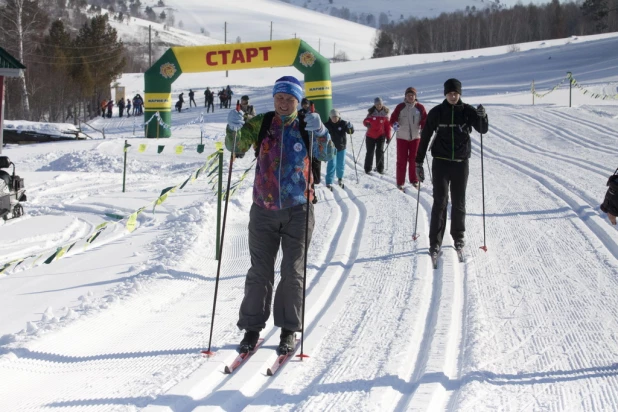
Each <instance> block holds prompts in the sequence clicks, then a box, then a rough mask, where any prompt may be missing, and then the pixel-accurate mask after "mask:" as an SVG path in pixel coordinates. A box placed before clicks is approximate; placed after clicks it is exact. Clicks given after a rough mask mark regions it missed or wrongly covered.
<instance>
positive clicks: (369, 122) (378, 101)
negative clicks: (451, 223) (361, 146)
mask: <svg viewBox="0 0 618 412" xmlns="http://www.w3.org/2000/svg"><path fill="white" fill-rule="evenodd" d="M388 112H389V109H388V107H386V106H384V104H383V102H382V98H380V97H376V98H375V100H374V101H373V106H371V107H370V108H369V110H368V111H367V117H365V120H363V125H364V126H365V127H367V133H366V135H365V146H367V151H366V153H365V173H367V174H371V169H373V156H374V153H375V158H376V170H377V171H378V173H380V174H384V143H385V142H390V140H391V124H390V122H389V119H388Z"/></svg>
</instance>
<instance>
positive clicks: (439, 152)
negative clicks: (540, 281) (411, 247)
mask: <svg viewBox="0 0 618 412" xmlns="http://www.w3.org/2000/svg"><path fill="white" fill-rule="evenodd" d="M444 95H445V96H446V99H444V101H443V102H442V103H441V104H440V105H438V106H436V107H434V108H433V109H431V110H430V111H429V114H428V115H427V122H426V123H425V127H424V128H423V131H422V133H421V143H420V145H419V148H418V154H417V155H416V175H417V176H418V179H419V180H420V181H421V182H422V181H424V180H425V172H424V170H423V161H424V160H425V154H426V153H427V147H428V146H429V141H430V140H431V137H432V136H433V134H434V132H436V137H435V139H434V142H433V145H432V147H431V154H432V156H433V164H432V167H431V170H432V177H433V207H432V209H431V224H430V228H429V253H430V254H431V255H432V256H436V257H437V255H438V253H439V251H440V247H441V245H442V240H443V238H444V232H445V231H446V207H447V204H448V197H449V196H448V193H449V186H450V193H451V236H452V237H453V241H454V243H455V248H456V249H457V250H461V249H462V248H463V247H464V245H465V240H464V232H465V230H466V225H465V221H466V187H467V185H468V171H469V169H468V159H469V158H470V155H471V153H472V148H471V144H470V132H471V131H472V129H473V128H474V129H475V130H476V131H477V132H479V133H487V130H488V129H489V120H488V119H487V114H486V113H485V108H484V107H483V106H480V105H479V107H478V108H477V109H475V108H474V107H472V106H470V105H469V104H465V103H464V102H462V101H461V82H460V81H459V80H457V79H448V80H447V81H446V82H445V83H444Z"/></svg>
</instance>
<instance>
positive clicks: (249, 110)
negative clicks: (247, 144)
mask: <svg viewBox="0 0 618 412" xmlns="http://www.w3.org/2000/svg"><path fill="white" fill-rule="evenodd" d="M240 110H242V111H243V113H244V114H245V121H247V120H249V119H252V118H254V117H255V108H254V107H253V106H251V105H250V104H249V96H247V95H244V96H243V97H241V98H240Z"/></svg>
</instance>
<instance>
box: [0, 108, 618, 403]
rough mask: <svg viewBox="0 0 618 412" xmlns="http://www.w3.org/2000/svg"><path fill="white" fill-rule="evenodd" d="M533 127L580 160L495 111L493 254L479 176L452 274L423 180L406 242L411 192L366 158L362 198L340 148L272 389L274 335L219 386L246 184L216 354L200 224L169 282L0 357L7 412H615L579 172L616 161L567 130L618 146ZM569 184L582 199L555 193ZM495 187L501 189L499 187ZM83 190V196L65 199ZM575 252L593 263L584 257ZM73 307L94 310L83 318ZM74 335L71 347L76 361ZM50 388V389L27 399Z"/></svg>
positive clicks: (239, 263) (228, 347) (236, 281)
mask: <svg viewBox="0 0 618 412" xmlns="http://www.w3.org/2000/svg"><path fill="white" fill-rule="evenodd" d="M526 111H527V110H526V109H524V110H522V111H521V112H518V114H515V115H511V117H513V118H515V119H517V120H519V121H522V122H524V123H526V124H532V125H534V126H535V127H536V126H538V128H539V130H540V131H542V132H547V133H549V134H550V135H552V136H553V137H554V138H556V139H558V140H559V141H561V142H562V143H565V142H566V144H569V145H571V144H573V145H576V146H578V147H579V150H582V151H583V156H584V157H582V158H578V157H575V156H571V155H567V154H562V153H560V151H559V150H557V151H555V152H554V151H548V150H547V149H546V148H544V147H542V144H544V143H545V142H544V141H540V138H536V137H530V136H528V137H527V138H523V137H521V136H520V133H519V132H518V131H517V130H510V131H508V132H507V131H506V126H504V125H503V124H502V122H501V120H502V119H506V116H507V115H506V114H505V113H506V111H505V112H504V113H502V112H501V110H500V109H496V113H497V114H498V116H496V117H497V121H495V122H496V123H497V126H494V125H493V124H492V126H491V130H490V133H491V134H493V135H495V137H497V139H495V140H493V141H492V140H491V139H487V140H486V141H487V144H486V145H485V147H484V154H485V167H486V175H485V178H486V184H485V187H486V198H485V200H486V203H487V205H486V206H487V212H488V213H487V230H488V232H487V235H488V236H487V237H488V239H489V240H490V242H491V243H490V244H489V252H488V253H485V252H480V251H479V250H478V249H477V247H476V246H475V245H476V244H477V243H478V244H479V245H480V244H481V242H480V240H482V227H481V219H480V215H479V213H478V209H479V208H478V206H477V205H479V204H480V194H479V193H480V179H478V181H477V179H470V181H469V187H468V205H469V206H468V209H469V210H468V220H467V225H468V228H467V238H468V239H467V243H468V245H467V247H466V251H465V253H466V260H465V263H463V264H461V263H459V262H458V260H457V255H456V253H455V252H454V250H453V248H452V244H451V239H450V235H449V234H448V231H447V233H446V235H445V240H444V245H443V249H442V250H443V254H442V256H441V257H440V260H439V267H438V269H437V270H433V268H432V266H431V260H430V258H429V256H428V254H427V246H428V245H427V243H428V242H427V232H428V222H429V215H430V211H431V206H432V196H431V190H430V189H431V185H430V184H429V182H428V184H427V185H423V186H422V189H421V196H420V200H421V201H420V207H421V210H420V213H419V229H418V232H419V234H420V235H421V236H420V238H419V239H418V240H417V241H416V242H414V241H413V240H412V234H413V232H414V217H415V212H416V199H417V198H416V195H417V192H416V191H415V190H411V189H406V192H405V193H400V192H399V191H398V190H397V189H396V188H395V180H394V178H393V177H390V176H386V175H385V176H380V175H377V174H375V173H374V174H373V175H371V176H367V175H365V174H364V171H363V169H362V162H361V161H360V159H357V160H358V163H361V166H360V167H359V168H360V169H361V174H360V175H359V180H360V182H359V183H358V184H356V182H355V180H356V179H355V176H354V175H353V172H354V171H353V168H354V163H353V160H352V159H353V157H352V153H351V152H349V154H348V156H347V159H346V163H347V165H348V168H347V170H346V172H347V178H346V188H345V189H340V188H339V187H338V186H335V187H334V190H333V192H332V193H331V192H330V191H328V190H326V189H325V188H324V187H323V186H318V189H317V191H318V197H319V198H320V202H319V203H318V205H317V206H316V215H317V214H318V213H319V216H320V217H319V219H317V218H316V227H315V230H314V237H313V241H312V247H311V248H310V255H309V262H310V265H309V268H308V279H307V286H308V288H307V312H306V333H305V341H304V344H305V346H304V348H305V353H308V354H309V355H310V358H309V359H308V360H307V361H299V360H297V359H292V360H290V361H289V363H288V364H287V365H286V366H285V367H283V368H282V369H281V370H280V371H279V372H277V374H276V375H275V376H274V377H267V376H266V375H265V370H266V368H267V367H268V366H270V364H271V363H272V362H273V361H274V359H275V353H274V348H275V347H276V345H277V343H278V339H279V337H278V331H279V328H276V327H274V325H273V324H272V319H271V321H270V322H269V323H268V324H267V327H266V329H265V330H264V331H263V332H262V337H263V338H264V339H265V340H264V343H263V346H262V348H261V349H260V350H259V351H258V352H257V353H256V354H255V355H253V357H252V358H251V359H249V360H248V361H247V362H246V364H244V365H243V366H241V368H240V369H238V370H237V371H236V372H234V374H232V375H225V374H223V367H224V365H225V364H227V363H230V362H231V361H232V360H233V359H234V358H235V357H236V355H237V353H236V343H237V342H238V341H239V340H240V337H241V335H242V334H241V333H240V332H238V331H237V329H236V327H235V323H236V320H237V316H238V314H237V312H238V307H239V305H240V301H241V299H242V295H243V291H244V279H245V274H246V271H247V269H248V265H249V258H248V244H247V234H246V225H247V216H248V209H247V208H246V207H243V206H242V205H243V204H249V203H250V202H249V200H250V192H251V188H249V189H247V188H244V189H241V190H240V191H239V194H238V197H239V198H240V199H242V200H234V201H232V202H230V211H228V227H227V229H226V237H225V241H224V256H223V262H222V268H223V271H222V276H221V284H220V286H219V301H218V304H217V311H216V319H215V327H214V334H213V349H214V350H215V351H216V355H215V356H214V357H212V358H205V357H202V356H201V355H200V354H199V351H200V350H202V349H205V348H206V347H207V345H208V332H209V328H210V319H211V318H210V316H211V308H212V298H213V292H214V277H215V273H216V267H217V262H216V261H214V260H213V255H214V253H212V249H213V242H214V241H213V240H212V239H210V237H209V236H208V233H211V232H212V230H210V229H212V228H210V226H213V225H214V223H212V222H211V221H214V219H209V220H208V222H209V223H208V225H207V226H209V228H208V230H205V229H206V228H202V230H201V231H200V233H199V236H198V238H197V240H196V241H195V243H194V245H193V247H192V248H191V249H189V250H188V251H187V252H185V253H184V255H183V256H182V257H179V258H178V264H177V265H176V267H175V268H174V269H173V270H163V269H162V268H161V267H153V268H151V269H149V273H148V275H149V276H150V277H151V279H150V281H148V280H146V281H144V282H143V283H142V285H141V286H140V284H139V283H136V286H135V287H136V288H138V287H141V288H144V289H146V291H147V293H141V294H136V295H135V296H133V297H129V298H128V299H125V300H121V301H111V302H109V307H108V308H107V309H108V310H104V311H100V312H93V313H92V314H90V315H88V314H87V315H86V316H84V317H82V318H80V319H79V320H77V321H76V322H74V323H72V324H70V325H68V326H66V327H64V328H62V329H60V330H57V331H55V332H52V333H49V334H47V335H43V336H42V337H41V338H39V339H37V340H35V341H33V342H30V343H28V344H26V345H24V346H23V347H20V348H18V349H15V350H13V351H12V352H11V353H9V354H4V356H2V357H0V380H2V381H7V382H8V381H11V382H13V383H14V384H13V385H10V386H0V409H2V410H24V411H35V410H42V408H43V409H44V410H56V409H58V410H64V409H67V408H72V409H75V410H80V411H81V410H84V411H127V410H134V409H135V408H144V409H143V410H144V411H149V412H163V411H165V412H169V411H174V412H184V411H196V412H203V411H210V410H245V411H256V410H272V409H277V410H286V411H290V410H301V411H305V410H306V411H313V410H324V411H329V410H335V411H336V410H409V411H420V410H425V411H434V410H445V409H446V410H449V411H457V410H464V411H465V410H472V409H475V408H476V409H479V408H480V409H485V410H503V411H524V410H549V411H565V410H590V411H604V410H615V409H617V408H618V392H617V391H616V389H615V388H616V387H618V367H617V366H616V364H615V363H614V361H615V359H616V357H617V356H618V337H616V336H615V333H614V330H616V329H617V328H618V323H617V322H616V319H618V301H617V300H616V299H614V298H613V296H612V295H611V294H607V293H602V292H599V291H603V290H616V288H617V287H618V278H616V277H615V273H616V269H617V268H618V242H617V241H616V237H615V232H614V231H612V229H611V228H609V227H608V226H607V224H605V222H604V221H603V217H602V216H600V215H599V213H598V212H597V211H596V206H593V205H596V204H597V197H598V196H596V194H593V193H591V189H590V188H591V187H592V185H593V184H595V183H596V182H598V180H599V178H600V177H604V176H605V175H606V174H607V172H606V171H605V167H604V166H603V164H602V163H600V162H598V161H591V162H588V159H585V156H589V157H590V158H591V159H593V160H594V159H597V156H598V157H599V158H600V156H599V155H598V154H597V153H596V152H603V154H604V155H605V156H608V157H610V156H611V154H612V153H613V151H615V149H614V150H613V151H610V149H609V148H610V146H609V144H610V141H609V140H608V139H607V138H606V139H603V140H601V141H600V142H597V141H594V140H591V138H590V137H589V136H586V135H584V134H582V133H579V132H577V126H580V127H581V128H584V129H587V130H589V131H591V132H592V133H593V134H596V133H602V134H605V135H606V136H607V135H608V136H610V139H612V142H613V141H614V140H615V138H616V137H618V134H616V133H613V132H610V133H606V131H604V130H603V129H602V128H600V127H598V126H596V125H595V124H594V123H592V122H588V121H585V120H582V119H579V118H570V117H568V115H566V114H563V113H560V112H555V111H552V110H548V111H547V113H549V114H550V115H552V116H555V117H557V118H560V119H561V121H563V122H564V121H567V120H568V121H570V122H571V123H568V122H566V123H564V124H563V125H561V126H553V125H551V124H547V123H543V122H542V121H541V120H539V119H538V118H537V117H535V116H533V115H532V114H528V113H526ZM531 113H534V112H531ZM500 115H503V117H501V116H500ZM123 124H124V120H123V121H121V122H119V124H118V125H117V126H118V127H121V126H122V125H123ZM509 124H511V123H509ZM574 131H575V132H574ZM359 152H362V150H360V151H359ZM592 152H595V153H592ZM479 154H480V150H479V142H478V139H477V138H474V139H473V158H472V159H471V161H470V176H473V175H475V176H476V175H477V174H480V172H479V170H480V165H479V162H478V161H477V160H478V156H479ZM505 154H506V155H505ZM355 155H356V154H355ZM358 157H359V158H362V157H363V156H362V154H361V153H359V154H358ZM584 159H585V160H584ZM392 160H393V161H392V165H390V166H391V167H392V169H391V170H394V167H395V160H394V159H392ZM429 164H430V162H429V161H428V162H427V163H426V165H429ZM574 168H575V169H576V170H577V171H576V173H577V175H578V176H580V177H581V179H582V180H583V182H584V184H583V185H577V186H576V185H574V184H573V183H572V180H569V179H567V178H566V177H565V176H569V174H573V170H574ZM498 171H499V173H498ZM237 173H240V172H238V171H237ZM391 174H394V172H392V173H391ZM504 176H509V178H511V179H512V181H511V182H510V183H509V184H503V182H501V181H500V179H501V178H502V177H504ZM247 179H252V174H250V176H248V177H247ZM385 183H386V184H385ZM87 186H88V183H87V182H83V181H82V182H79V183H78V184H77V186H73V185H71V190H81V189H80V188H84V189H86V187H87ZM108 186H109V188H111V185H108ZM108 186H106V187H108ZM247 186H248V185H247ZM37 189H39V188H37ZM40 190H41V194H43V193H44V194H45V195H46V196H49V198H50V199H54V198H55V196H61V195H64V194H66V191H65V187H62V186H58V187H46V186H45V187H43V186H42V187H41V188H40ZM97 191H99V190H97ZM394 197H396V199H397V201H395V202H393V201H392V200H393V198H394ZM393 206H394V207H393ZM97 207H102V205H99V204H96V205H92V206H74V205H71V204H63V205H61V207H60V208H59V210H61V211H66V210H70V211H73V212H75V211H78V212H80V213H85V214H86V215H88V214H92V213H97V210H96V208H97ZM525 211H535V213H532V214H530V213H527V212H525ZM539 216H541V217H542V218H539ZM211 217H212V216H211ZM497 218H500V219H501V220H500V221H498V220H497ZM498 222H500V223H498ZM156 223H157V225H159V226H155V228H157V229H158V228H160V227H163V226H160V225H163V223H161V222H156ZM447 224H448V222H447ZM76 225H78V227H77V228H73V229H71V231H70V233H68V232H67V231H65V232H63V236H65V237H66V236H67V235H68V236H69V237H72V236H73V233H74V232H75V231H77V232H78V233H81V232H87V231H89V230H91V229H92V227H91V224H90V223H88V221H87V220H82V219H79V221H78V222H77V223H76ZM73 226H75V225H73ZM117 237H119V236H117ZM117 237H114V239H116V238H117ZM112 240H113V239H112ZM316 246H320V247H316ZM205 250H207V251H208V253H205V252H204V251H205ZM582 253H590V254H593V255H594V256H595V257H596V259H586V260H583V259H580V258H579V257H580V255H581V254H582ZM502 254H504V256H502ZM280 258H281V256H279V257H278V259H277V263H276V265H277V267H278V265H279V264H280ZM496 275H498V276H496ZM278 279H279V272H278V270H277V271H276V281H277V280H278ZM505 279H507V280H508V281H509V284H507V285H505V284H504V280H505ZM83 306H84V309H85V310H86V312H87V310H88V302H85V303H84V304H83ZM548 313H551V314H553V315H552V316H548ZM271 318H272V317H271ZM75 336H80V337H82V339H81V341H80V342H79V343H80V344H79V345H75V344H74V342H73V340H74V337H75ZM376 338H379V339H381V343H380V345H376V343H375V340H376ZM67 348H70V349H67ZM342 348H345V350H342ZM298 351H299V350H298ZM298 351H297V353H298ZM582 381H583V382H584V383H585V384H582ZM15 382H17V383H15ZM578 382H579V385H578V384H577V383H578ZM42 386H45V387H47V388H53V389H49V390H47V391H36V389H35V388H36V387H42ZM76 387H79V388H80V391H79V396H80V398H79V399H77V398H75V395H74V394H75V388H76ZM9 391H10V393H9Z"/></svg>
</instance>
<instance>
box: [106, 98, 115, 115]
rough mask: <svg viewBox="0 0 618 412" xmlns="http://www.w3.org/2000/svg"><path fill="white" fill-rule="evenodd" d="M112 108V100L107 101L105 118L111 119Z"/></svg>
mask: <svg viewBox="0 0 618 412" xmlns="http://www.w3.org/2000/svg"><path fill="white" fill-rule="evenodd" d="M113 108H114V101H113V100H112V99H109V101H108V102H107V118H108V119H111V118H112V109H113Z"/></svg>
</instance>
